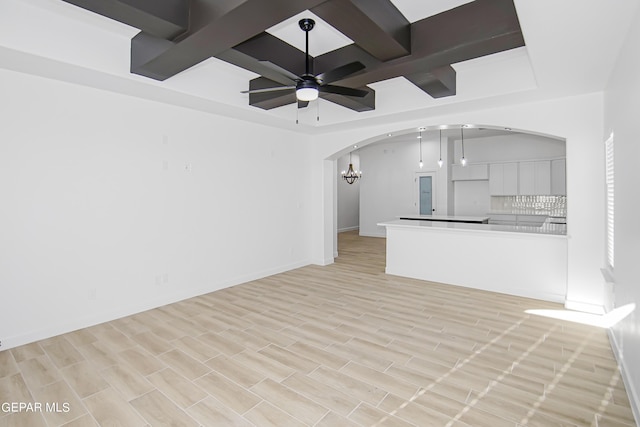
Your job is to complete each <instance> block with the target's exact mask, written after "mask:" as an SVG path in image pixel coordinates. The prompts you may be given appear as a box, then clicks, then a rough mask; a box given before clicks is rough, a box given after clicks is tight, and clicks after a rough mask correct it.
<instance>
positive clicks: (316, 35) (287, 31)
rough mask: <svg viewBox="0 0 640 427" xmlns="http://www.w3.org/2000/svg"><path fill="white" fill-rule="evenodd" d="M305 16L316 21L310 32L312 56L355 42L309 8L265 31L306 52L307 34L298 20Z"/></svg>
mask: <svg viewBox="0 0 640 427" xmlns="http://www.w3.org/2000/svg"><path fill="white" fill-rule="evenodd" d="M303 18H311V19H313V20H314V21H315V22H316V25H315V27H314V29H313V30H312V32H311V33H310V34H309V35H310V37H309V54H310V55H311V56H314V57H315V56H320V55H323V54H325V53H327V52H331V51H332V50H336V49H340V48H341V47H344V46H347V45H350V44H352V43H353V40H351V39H350V38H348V37H347V36H345V35H344V34H342V33H341V32H340V31H338V30H336V29H335V28H333V27H332V26H331V25H330V24H329V23H327V22H326V21H325V20H323V19H322V18H320V17H319V16H317V15H316V14H314V13H313V12H311V11H309V10H305V11H304V12H300V13H298V14H297V15H294V16H292V17H291V18H289V19H287V20H285V21H282V22H281V23H279V24H277V25H274V26H273V27H271V28H268V29H267V30H266V31H265V32H266V33H269V34H271V35H272V36H275V37H277V38H279V39H280V40H282V41H284V42H286V43H288V44H290V45H291V46H293V47H295V48H297V49H298V50H300V51H301V52H304V51H305V34H304V32H303V31H302V30H301V29H300V25H298V22H299V21H300V20H301V19H303Z"/></svg>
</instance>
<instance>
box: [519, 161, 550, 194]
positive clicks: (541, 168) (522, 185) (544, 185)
mask: <svg viewBox="0 0 640 427" xmlns="http://www.w3.org/2000/svg"><path fill="white" fill-rule="evenodd" d="M518 178H519V185H518V187H519V190H520V195H523V196H533V195H542V196H544V195H549V194H551V161H549V160H539V161H534V162H520V164H519V173H518Z"/></svg>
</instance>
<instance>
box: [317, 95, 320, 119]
mask: <svg viewBox="0 0 640 427" xmlns="http://www.w3.org/2000/svg"><path fill="white" fill-rule="evenodd" d="M319 121H320V98H318V99H316V122H319Z"/></svg>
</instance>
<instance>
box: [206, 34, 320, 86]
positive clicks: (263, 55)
mask: <svg viewBox="0 0 640 427" xmlns="http://www.w3.org/2000/svg"><path fill="white" fill-rule="evenodd" d="M303 37H304V33H303V32H302V31H300V38H301V39H303ZM233 50H234V51H236V52H239V53H242V54H243V56H240V55H236V56H235V58H239V59H242V58H243V57H244V58H245V60H243V61H242V63H240V64H238V63H233V62H232V63H233V64H234V65H238V66H240V67H242V68H245V69H248V70H251V71H255V70H256V69H257V68H259V67H260V64H255V63H257V62H258V61H269V62H272V63H274V64H276V65H278V66H280V67H282V68H284V69H285V70H288V71H290V72H292V73H293V74H296V75H298V76H299V75H301V74H303V73H304V71H305V53H304V52H302V51H300V50H299V49H297V48H295V47H293V46H291V45H290V44H289V43H286V42H284V41H282V40H281V39H279V38H277V37H275V36H272V35H271V34H269V33H261V34H258V35H257V36H255V37H252V38H251V39H249V40H247V41H245V42H243V43H240V44H238V45H236V46H235V47H234V48H233ZM224 56H225V53H222V54H221V55H217V57H218V58H220V59H224V58H223V57H224ZM251 59H253V60H254V61H251ZM311 61H312V64H313V57H312V58H311ZM245 65H246V66H247V67H245ZM312 70H313V67H312ZM255 72H258V71H255ZM259 74H262V73H261V72H259ZM262 75H263V76H265V77H269V76H266V75H264V74H262Z"/></svg>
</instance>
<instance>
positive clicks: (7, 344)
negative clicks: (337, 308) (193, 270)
mask: <svg viewBox="0 0 640 427" xmlns="http://www.w3.org/2000/svg"><path fill="white" fill-rule="evenodd" d="M309 264H311V262H309V261H300V262H295V263H291V264H286V265H282V266H279V267H274V268H270V269H266V270H262V271H258V272H254V273H250V274H246V275H243V276H238V277H235V278H233V279H229V280H225V281H222V282H218V283H213V284H210V285H208V286H205V287H202V288H198V289H196V290H192V291H190V292H177V293H174V294H171V295H165V296H163V297H161V298H155V299H150V300H147V301H146V302H143V303H142V304H136V305H131V306H128V307H126V308H120V309H118V310H112V311H105V312H102V313H98V314H96V315H92V316H88V317H84V318H81V319H73V321H69V322H60V323H58V324H55V325H49V326H47V327H45V328H42V329H38V330H34V331H30V332H27V333H24V334H20V335H13V336H9V337H3V339H2V348H0V351H4V350H9V349H11V348H15V347H19V346H21V345H25V344H29V343H32V342H35V341H40V340H43V339H47V338H51V337H55V336H58V335H62V334H66V333H69V332H73V331H77V330H78V329H83V328H88V327H91V326H94V325H98V324H100V323H105V322H110V321H112V320H116V319H120V318H122V317H127V316H131V315H134V314H137V313H141V312H143V311H147V310H152V309H154V308H158V307H162V306H164V305H167V304H173V303H176V302H179V301H183V300H186V299H189V298H194V297H197V296H200V295H205V294H208V293H211V292H215V291H219V290H221V289H225V288H229V287H231V286H236V285H240V284H242V283H247V282H250V281H252V280H258V279H262V278H264V277H268V276H273V275H274V274H279V273H283V272H285V271H289V270H293V269H296V268H300V267H304V266H307V265H309Z"/></svg>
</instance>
